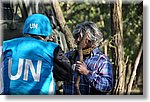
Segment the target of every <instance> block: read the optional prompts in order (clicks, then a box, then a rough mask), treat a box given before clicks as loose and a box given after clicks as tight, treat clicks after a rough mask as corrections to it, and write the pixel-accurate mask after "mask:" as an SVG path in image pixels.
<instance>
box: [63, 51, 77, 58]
mask: <svg viewBox="0 0 150 102" xmlns="http://www.w3.org/2000/svg"><path fill="white" fill-rule="evenodd" d="M75 54H76V50H71V51H68V52H66V53H65V55H66V56H67V57H74V56H75Z"/></svg>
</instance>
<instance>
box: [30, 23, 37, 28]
mask: <svg viewBox="0 0 150 102" xmlns="http://www.w3.org/2000/svg"><path fill="white" fill-rule="evenodd" d="M37 28H38V24H36V23H31V24H30V29H37Z"/></svg>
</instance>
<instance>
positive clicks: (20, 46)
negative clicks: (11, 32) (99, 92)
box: [2, 14, 72, 95]
mask: <svg viewBox="0 0 150 102" xmlns="http://www.w3.org/2000/svg"><path fill="white" fill-rule="evenodd" d="M23 34H24V35H25V36H24V37H20V38H14V39H11V40H7V41H4V42H3V49H2V50H3V68H2V73H3V86H4V87H3V90H2V94H5V95H7V94H20V95H22V94H31V95H35V94H36V95H39V94H44V95H47V94H56V89H55V88H56V83H55V79H54V73H55V75H56V79H58V80H66V81H69V80H70V79H71V77H72V76H71V73H72V69H71V65H70V62H69V60H68V59H67V58H66V57H65V55H64V54H63V51H62V50H61V48H60V46H59V45H58V44H56V43H54V42H47V37H48V36H50V35H51V34H52V27H51V25H50V21H49V19H48V18H47V17H46V16H45V15H42V14H33V15H31V16H29V17H28V18H27V19H26V21H25V24H24V28H23ZM55 62H57V65H56V68H58V70H60V72H59V71H58V70H57V69H56V68H54V63H55ZM54 69H55V72H53V70H54ZM56 72H59V73H56Z"/></svg>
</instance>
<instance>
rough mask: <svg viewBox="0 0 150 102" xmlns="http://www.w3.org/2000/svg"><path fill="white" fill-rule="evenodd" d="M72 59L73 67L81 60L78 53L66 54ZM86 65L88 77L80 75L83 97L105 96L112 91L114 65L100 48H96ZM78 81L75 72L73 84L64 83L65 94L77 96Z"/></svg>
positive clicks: (85, 61) (87, 59)
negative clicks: (76, 83) (92, 95)
mask: <svg viewBox="0 0 150 102" xmlns="http://www.w3.org/2000/svg"><path fill="white" fill-rule="evenodd" d="M66 56H67V57H68V58H69V59H70V61H71V63H72V64H73V65H72V66H74V65H75V62H76V61H77V60H78V59H79V56H78V54H77V51H70V52H68V53H66ZM84 63H85V64H86V65H87V69H88V70H89V71H90V73H89V74H88V75H80V92H81V94H82V95H90V94H105V93H106V92H108V91H110V90H111V89H112V86H113V73H112V64H111V63H110V61H109V59H108V57H107V56H105V55H104V54H103V53H102V52H101V51H100V49H99V48H95V49H94V50H93V51H92V52H91V54H90V56H88V57H87V58H85V60H84ZM76 79H77V70H76V69H74V71H73V79H72V82H64V89H63V94H66V95H75V94H76V87H75V82H76Z"/></svg>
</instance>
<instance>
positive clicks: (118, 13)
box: [112, 0, 125, 94]
mask: <svg viewBox="0 0 150 102" xmlns="http://www.w3.org/2000/svg"><path fill="white" fill-rule="evenodd" d="M112 33H113V35H114V36H115V41H114V44H115V46H116V51H115V54H116V56H115V62H116V63H115V64H116V65H114V66H116V67H117V68H116V74H115V75H117V76H116V83H115V89H114V92H113V93H114V94H124V92H125V91H124V90H125V89H124V84H125V66H124V53H123V52H124V49H123V25H122V0H116V1H115V2H114V4H113V5H112Z"/></svg>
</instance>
